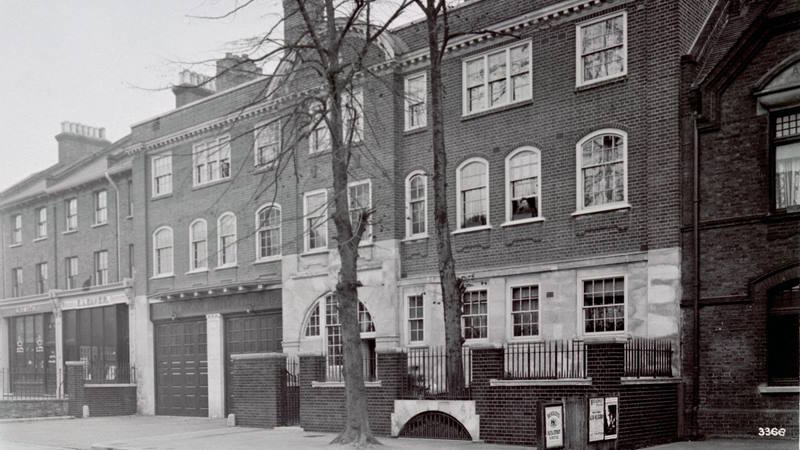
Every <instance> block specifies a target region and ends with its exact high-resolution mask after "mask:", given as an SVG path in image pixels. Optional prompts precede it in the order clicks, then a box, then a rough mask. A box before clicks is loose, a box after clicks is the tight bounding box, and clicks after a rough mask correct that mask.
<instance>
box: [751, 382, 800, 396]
mask: <svg viewBox="0 0 800 450" xmlns="http://www.w3.org/2000/svg"><path fill="white" fill-rule="evenodd" d="M758 393H759V394H763V395H770V394H798V393H800V386H768V385H766V384H759V385H758Z"/></svg>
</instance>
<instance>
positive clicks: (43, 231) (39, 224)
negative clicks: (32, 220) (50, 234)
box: [36, 207, 47, 239]
mask: <svg viewBox="0 0 800 450" xmlns="http://www.w3.org/2000/svg"><path fill="white" fill-rule="evenodd" d="M44 237H47V207H41V208H39V209H37V210H36V238H37V239H41V238H44Z"/></svg>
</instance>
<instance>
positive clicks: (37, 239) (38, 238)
mask: <svg viewBox="0 0 800 450" xmlns="http://www.w3.org/2000/svg"><path fill="white" fill-rule="evenodd" d="M46 240H47V236H42V237H37V238H36V239H34V240H33V242H42V241H46Z"/></svg>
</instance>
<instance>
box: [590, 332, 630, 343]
mask: <svg viewBox="0 0 800 450" xmlns="http://www.w3.org/2000/svg"><path fill="white" fill-rule="evenodd" d="M629 338H630V336H628V334H627V333H626V332H624V331H607V332H602V333H595V334H588V335H587V334H584V335H583V336H582V339H583V342H584V343H586V344H624V343H626V342H628V339H629Z"/></svg>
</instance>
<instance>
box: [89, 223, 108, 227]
mask: <svg viewBox="0 0 800 450" xmlns="http://www.w3.org/2000/svg"><path fill="white" fill-rule="evenodd" d="M106 225H108V222H101V223H93V224H92V228H98V227H102V226H106Z"/></svg>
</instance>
